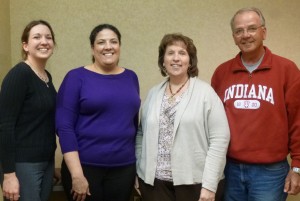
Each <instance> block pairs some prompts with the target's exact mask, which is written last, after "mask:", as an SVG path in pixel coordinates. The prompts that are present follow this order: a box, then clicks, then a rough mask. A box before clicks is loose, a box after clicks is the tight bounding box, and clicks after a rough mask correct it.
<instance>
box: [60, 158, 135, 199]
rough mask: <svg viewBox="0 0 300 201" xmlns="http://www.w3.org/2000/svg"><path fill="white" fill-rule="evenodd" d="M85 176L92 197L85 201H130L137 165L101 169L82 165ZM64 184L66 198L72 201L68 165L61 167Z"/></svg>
mask: <svg viewBox="0 0 300 201" xmlns="http://www.w3.org/2000/svg"><path fill="white" fill-rule="evenodd" d="M82 169H83V174H84V176H85V178H86V179H87V181H88V183H89V189H90V193H91V196H87V197H86V199H85V201H128V200H129V199H130V196H131V193H132V190H133V185H134V181H135V175H136V174H135V173H136V167H135V164H132V165H129V166H124V167H116V168H100V167H94V166H85V165H82ZM61 176H62V184H63V186H64V190H65V193H66V196H67V198H68V200H69V201H72V200H73V198H72V195H71V193H70V192H71V189H72V179H71V175H70V172H69V170H68V167H67V165H66V163H65V162H64V161H63V163H62V167H61Z"/></svg>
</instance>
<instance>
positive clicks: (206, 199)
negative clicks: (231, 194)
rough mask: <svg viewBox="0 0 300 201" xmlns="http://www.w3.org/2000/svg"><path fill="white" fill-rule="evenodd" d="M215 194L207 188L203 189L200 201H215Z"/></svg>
mask: <svg viewBox="0 0 300 201" xmlns="http://www.w3.org/2000/svg"><path fill="white" fill-rule="evenodd" d="M215 195H216V194H215V193H214V192H212V191H210V190H207V189H205V188H202V189H201V192H200V198H199V201H215Z"/></svg>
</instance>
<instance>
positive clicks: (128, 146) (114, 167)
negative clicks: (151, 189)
mask: <svg viewBox="0 0 300 201" xmlns="http://www.w3.org/2000/svg"><path fill="white" fill-rule="evenodd" d="M90 45H91V49H92V54H93V63H92V64H89V65H86V66H82V67H79V68H76V69H74V70H71V71H70V72H68V74H67V75H66V76H65V78H64V80H63V82H62V85H61V86H60V89H59V91H58V96H57V109H56V129H57V133H58V136H59V142H60V145H61V149H62V152H63V156H64V160H63V163H62V182H63V186H64V189H65V192H66V194H67V197H68V200H101V201H128V200H129V198H130V195H131V192H132V188H133V184H134V178H135V173H136V168H135V161H136V158H135V135H136V130H137V124H138V112H139V107H140V97H139V83H138V78H137V75H136V74H135V73H134V72H133V71H131V70H129V69H126V68H123V67H120V66H119V65H118V62H119V57H120V45H121V34H120V32H119V30H118V29H117V28H116V27H114V26H112V25H110V24H100V25H98V26H96V27H95V28H94V29H93V30H92V32H91V34H90Z"/></svg>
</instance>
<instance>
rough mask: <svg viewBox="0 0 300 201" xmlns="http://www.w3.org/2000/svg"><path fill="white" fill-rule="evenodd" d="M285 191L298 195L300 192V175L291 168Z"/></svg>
mask: <svg viewBox="0 0 300 201" xmlns="http://www.w3.org/2000/svg"><path fill="white" fill-rule="evenodd" d="M284 192H286V193H288V194H289V195H297V194H298V193H299V192H300V175H299V174H297V173H295V172H293V170H290V171H289V173H288V175H287V177H286V179H285V185H284Z"/></svg>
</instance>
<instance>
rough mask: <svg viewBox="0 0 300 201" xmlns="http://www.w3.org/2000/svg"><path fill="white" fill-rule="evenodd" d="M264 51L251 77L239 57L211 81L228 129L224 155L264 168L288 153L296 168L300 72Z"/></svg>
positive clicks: (299, 155) (299, 143) (298, 161)
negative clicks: (220, 102) (228, 134)
mask: <svg viewBox="0 0 300 201" xmlns="http://www.w3.org/2000/svg"><path fill="white" fill-rule="evenodd" d="M264 48H265V55H264V58H263V60H262V62H261V64H260V65H259V66H258V68H257V69H256V70H254V71H253V72H252V73H249V71H248V70H247V69H246V68H245V67H244V66H243V64H242V61H241V53H239V54H238V55H237V56H236V57H235V58H233V59H231V60H229V61H227V62H225V63H223V64H221V65H220V66H219V67H218V68H217V69H216V71H215V72H214V75H213V77H212V80H211V84H212V87H213V88H214V89H215V91H216V92H217V94H218V95H219V96H220V98H221V100H222V101H223V103H224V107H225V110H226V114H227V117H228V121H229V126H230V132H231V142H230V145H229V149H228V154H227V155H228V157H229V158H231V159H234V160H237V161H240V162H243V163H254V164H260V163H261V164H268V163H273V162H279V161H282V160H284V159H286V157H287V155H288V154H289V153H290V154H291V158H292V167H294V166H295V167H300V71H299V69H298V68H297V66H296V65H295V63H293V62H292V61H290V60H288V59H286V58H283V57H280V56H277V55H274V54H272V53H271V51H270V50H269V49H268V48H267V47H264Z"/></svg>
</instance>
